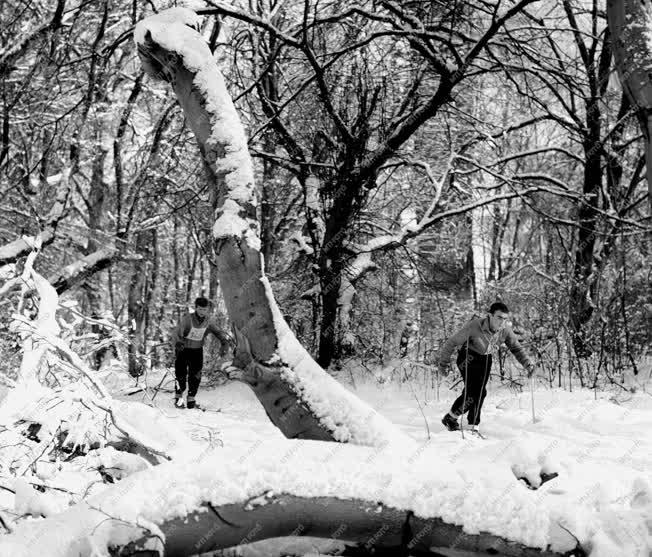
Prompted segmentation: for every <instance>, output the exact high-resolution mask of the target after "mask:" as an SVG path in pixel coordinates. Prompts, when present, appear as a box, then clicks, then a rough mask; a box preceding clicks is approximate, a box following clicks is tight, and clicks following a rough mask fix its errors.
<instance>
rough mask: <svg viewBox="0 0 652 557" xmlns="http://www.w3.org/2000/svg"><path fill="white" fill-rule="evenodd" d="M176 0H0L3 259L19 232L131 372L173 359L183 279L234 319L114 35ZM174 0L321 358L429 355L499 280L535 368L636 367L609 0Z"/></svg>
mask: <svg viewBox="0 0 652 557" xmlns="http://www.w3.org/2000/svg"><path fill="white" fill-rule="evenodd" d="M175 4H176V3H175V2H137V1H133V2H131V1H126V0H125V1H122V0H111V1H109V0H100V1H93V2H69V1H66V0H58V1H56V2H55V1H18V2H11V3H8V2H4V3H2V6H1V7H0V19H1V20H2V22H3V24H2V26H1V27H0V44H1V45H2V47H1V48H0V79H1V81H2V83H1V85H0V91H1V94H2V116H1V120H2V129H1V130H0V193H1V196H2V197H1V198H2V202H1V204H0V242H1V244H2V245H1V247H0V271H1V272H2V274H3V278H9V277H10V276H14V275H16V274H20V270H21V266H22V265H23V262H24V256H25V255H26V254H27V253H28V252H30V251H31V250H32V249H33V244H32V242H31V241H30V240H29V238H30V237H34V236H35V235H36V234H38V233H40V238H41V241H42V246H41V248H40V254H39V255H38V257H37V259H36V260H35V264H34V265H35V268H36V269H37V270H38V271H39V272H40V273H41V274H42V275H44V276H45V277H47V278H48V279H49V281H50V282H51V283H52V284H53V285H54V286H55V288H56V290H57V291H58V293H59V294H60V296H61V300H62V306H63V307H64V309H63V311H61V312H60V313H59V315H60V317H61V318H62V319H64V321H66V322H67V323H68V324H69V330H68V331H66V333H65V334H66V335H67V336H68V341H69V342H71V346H72V347H73V349H75V350H76V351H78V352H79V353H81V354H82V355H83V356H85V357H87V358H88V359H89V361H91V362H92V363H93V364H94V365H95V366H96V367H101V366H102V365H106V364H107V363H108V362H109V361H110V358H109V357H108V356H112V355H113V356H116V358H115V359H114V362H115V361H117V362H119V364H120V366H121V367H122V368H127V369H128V371H129V372H130V373H131V374H132V375H134V376H138V375H140V374H142V373H144V372H145V371H146V370H147V369H149V368H151V367H153V366H160V365H169V364H170V363H171V360H170V358H171V347H170V346H169V331H170V329H171V328H172V327H173V326H174V324H175V323H176V321H177V319H178V318H179V316H180V315H181V314H182V313H183V312H184V311H186V309H187V308H188V307H189V306H191V305H192V301H193V300H194V298H195V297H196V296H198V295H206V296H208V297H209V298H211V299H212V300H214V301H215V303H216V312H215V313H216V317H217V319H218V321H220V323H221V324H222V325H223V326H224V327H225V328H226V329H227V330H228V329H229V324H228V322H227V318H226V311H225V309H224V306H223V303H222V302H221V293H220V287H219V284H218V280H217V269H216V262H215V256H214V255H215V254H214V245H213V240H212V229H213V224H214V221H215V208H216V203H217V199H216V195H215V192H214V191H212V190H211V188H210V187H209V182H208V180H207V179H206V177H205V174H204V172H203V165H204V162H203V160H202V158H201V155H200V153H199V152H198V150H197V147H196V142H195V140H194V137H193V136H192V132H191V130H190V129H189V128H188V126H187V125H186V122H185V120H184V116H183V112H182V110H181V109H180V108H179V106H178V104H177V102H176V101H175V100H174V99H173V98H171V96H170V94H169V91H168V89H167V88H166V86H165V85H164V84H161V83H157V82H155V81H153V80H152V79H150V78H149V77H146V76H145V74H144V72H143V70H142V67H141V65H140V63H139V62H138V59H137V52H136V46H135V44H134V42H133V41H132V40H131V31H132V28H133V25H134V24H135V23H136V22H137V21H139V20H140V19H142V18H143V17H144V16H145V15H148V14H151V13H153V12H154V11H159V10H161V9H163V8H165V7H168V6H171V5H175ZM499 4H500V3H499ZM186 5H187V3H186ZM192 7H193V8H196V9H198V10H199V11H200V12H202V13H204V15H206V17H205V18H204V28H203V29H202V33H203V34H204V36H205V37H206V38H207V39H208V41H209V44H210V45H211V49H212V50H213V52H214V55H215V57H216V59H217V61H218V64H219V66H220V68H221V69H222V71H223V73H224V75H225V77H226V79H227V86H228V88H229V91H230V92H231V95H232V96H233V98H234V101H235V103H236V107H237V108H238V110H239V113H240V116H241V118H242V120H243V122H244V124H245V127H246V130H247V134H248V139H249V147H250V152H251V154H252V156H253V157H254V163H255V170H256V173H257V176H256V178H257V188H258V194H259V199H260V205H259V214H258V218H259V222H260V230H261V252H262V253H263V255H264V263H265V270H266V273H267V275H268V277H269V280H270V282H271V284H272V286H273V289H274V292H275V295H276V299H277V302H278V304H279V306H280V308H281V309H282V311H283V313H284V315H285V317H286V319H287V321H288V323H289V324H290V326H291V328H292V329H293V330H294V332H295V333H296V335H297V336H298V338H299V339H300V341H301V342H302V344H303V345H304V346H305V347H306V348H307V349H308V351H309V352H310V353H311V354H313V355H314V356H315V357H316V359H317V360H318V362H319V363H320V364H321V365H322V366H324V367H327V368H329V369H330V370H331V372H332V373H334V374H337V371H338V370H340V369H343V370H347V369H349V367H350V366H351V365H352V364H353V363H355V365H356V366H358V365H362V366H363V367H365V366H366V367H368V368H369V369H373V368H376V367H377V366H378V365H381V366H385V365H387V364H388V362H392V361H394V359H395V358H397V357H400V356H404V357H405V358H407V360H406V361H409V362H410V364H411V366H412V367H411V368H410V369H424V368H425V369H434V366H433V367H432V368H430V366H431V364H432V363H433V357H434V354H435V353H436V350H437V349H438V347H439V345H440V343H441V342H442V341H443V339H444V338H445V337H446V336H447V335H449V334H451V333H452V332H453V331H454V329H455V328H456V327H457V326H459V325H460V324H461V323H462V322H463V321H464V320H466V319H468V318H469V317H470V316H471V315H473V314H474V313H483V312H484V311H485V310H486V308H487V307H488V305H489V304H490V303H491V302H492V301H494V300H496V299H500V300H503V301H504V302H506V303H507V304H508V305H509V306H510V307H511V308H512V309H513V310H514V325H515V328H516V330H517V331H518V332H519V334H521V335H522V338H523V341H524V342H525V343H526V345H527V347H528V349H529V350H530V351H531V352H533V353H534V354H535V355H536V357H537V361H538V363H539V366H538V373H539V374H540V376H541V377H543V378H545V379H547V380H548V381H550V383H551V384H559V385H562V384H565V382H566V381H567V380H569V379H570V377H571V376H572V377H573V378H575V379H577V380H578V381H579V382H580V383H582V384H583V385H585V386H596V385H598V384H600V383H602V382H604V381H606V382H609V383H616V384H619V383H620V382H621V381H622V380H623V378H624V376H625V375H626V374H627V373H630V372H631V373H634V374H638V373H639V370H640V369H642V368H645V366H646V362H649V355H650V346H651V345H652V342H651V340H652V327H651V326H650V324H651V320H652V305H651V304H652V290H651V289H650V285H651V282H652V274H651V273H652V266H651V265H650V262H651V255H650V219H649V204H648V202H647V197H648V195H647V191H648V189H647V186H646V183H645V182H646V180H645V155H644V144H643V139H642V138H643V136H642V134H641V131H640V126H639V123H638V121H637V118H636V110H634V109H633V108H632V107H631V106H630V104H629V102H628V100H627V98H626V97H625V96H624V94H623V93H622V88H621V86H620V84H619V82H618V78H617V75H616V72H615V70H614V63H613V48H612V46H613V45H612V42H611V38H610V33H609V31H608V28H607V26H606V14H605V9H606V8H605V5H604V2H598V1H581V2H580V1H570V0H555V1H550V2H545V3H541V2H534V1H521V2H512V3H506V5H505V9H504V10H502V9H501V11H500V13H501V16H500V17H498V16H497V14H498V11H497V10H496V9H495V8H496V6H495V5H494V3H491V2H484V1H480V0H463V1H462V0H460V1H455V2H431V1H428V2H420V1H415V2H401V3H398V2H392V1H376V0H374V1H369V2H361V3H358V4H357V5H356V7H350V6H348V5H347V4H345V3H341V2H337V1H328V2H296V1H294V0H287V1H269V0H265V1H263V0H260V1H254V0H251V1H250V2H242V3H240V4H235V3H234V4H225V3H220V2H212V1H209V0H207V1H206V2H194V3H192ZM487 30H489V31H492V32H487ZM478 38H482V40H481V41H480V42H478ZM462 60H465V61H466V63H465V64H460V62H461V61H462ZM6 294H7V293H6V292H3V297H2V298H0V308H1V309H0V311H1V312H2V315H3V316H6V317H7V318H6V319H5V318H3V319H2V320H1V321H0V353H1V354H2V359H1V362H2V363H1V364H0V378H3V380H4V382H6V383H7V384H10V383H11V381H12V379H14V378H15V376H16V373H17V371H18V369H19V367H20V357H21V356H20V352H19V350H18V347H19V345H20V339H19V338H18V337H17V335H16V334H15V333H14V332H12V331H10V330H9V316H10V315H11V314H12V313H13V312H15V311H16V310H17V309H24V308H22V304H24V303H25V302H24V298H21V301H20V302H17V301H16V300H17V298H15V297H10V296H7V295H6ZM17 303H20V304H21V308H18V307H17V306H16V304H17ZM27 304H28V305H29V300H28V301H27ZM208 360H209V362H208V367H209V368H211V358H210V357H209V358H208ZM347 366H348V367H347ZM408 367H409V366H408ZM505 369H506V370H507V374H510V373H511V370H510V369H509V366H508V367H507V368H504V367H503V362H501V370H505Z"/></svg>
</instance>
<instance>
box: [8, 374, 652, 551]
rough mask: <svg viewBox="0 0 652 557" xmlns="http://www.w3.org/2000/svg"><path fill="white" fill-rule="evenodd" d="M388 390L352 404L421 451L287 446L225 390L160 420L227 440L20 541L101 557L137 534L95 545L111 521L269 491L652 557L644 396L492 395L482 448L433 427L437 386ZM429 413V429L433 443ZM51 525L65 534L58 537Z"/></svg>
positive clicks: (370, 390) (144, 519) (237, 389)
mask: <svg viewBox="0 0 652 557" xmlns="http://www.w3.org/2000/svg"><path fill="white" fill-rule="evenodd" d="M153 380H154V381H157V380H158V379H154V378H153ZM386 385H387V386H386V387H383V388H379V387H377V386H375V385H373V384H369V383H364V382H358V389H357V391H356V392H355V395H356V396H361V397H362V398H363V399H366V400H367V401H368V402H369V403H371V404H372V406H374V407H376V408H379V409H381V411H382V412H383V414H384V415H385V416H387V417H391V418H392V419H393V421H394V423H396V424H398V425H399V426H400V427H401V429H402V430H403V432H404V434H405V435H406V436H408V437H410V438H411V439H412V440H413V442H414V445H413V446H412V448H411V449H410V450H407V451H396V450H394V449H393V448H392V447H391V446H390V445H380V446H376V447H364V446H359V445H353V444H350V443H349V444H335V443H321V442H315V441H288V440H286V439H284V438H282V436H281V435H280V433H279V432H278V431H277V430H276V429H275V428H273V426H271V424H270V422H269V420H268V419H267V418H266V416H265V414H264V411H262V408H261V407H260V405H259V404H258V402H257V401H256V399H255V397H254V395H253V394H252V393H251V391H250V390H249V389H248V388H247V387H246V386H244V385H242V384H227V385H225V386H224V387H222V388H220V389H217V390H212V391H211V390H200V392H199V396H198V400H199V402H200V403H201V404H204V405H205V406H207V407H208V408H212V409H213V410H214V411H209V412H205V413H202V412H193V411H187V410H186V411H184V410H176V409H174V408H173V407H172V402H171V400H166V402H165V404H167V409H166V410H164V412H165V413H166V414H167V419H168V420H173V421H175V420H176V421H177V423H178V424H179V425H183V426H184V427H185V428H186V430H187V433H188V432H191V431H194V432H195V433H196V437H199V438H201V437H202V436H203V437H204V438H207V431H219V432H220V438H221V440H222V442H221V443H217V444H215V443H213V444H212V445H211V444H205V445H204V450H203V451H202V452H201V453H195V454H193V455H191V456H189V457H188V458H182V457H181V456H179V458H180V461H178V462H175V461H173V462H170V463H166V464H163V465H159V466H157V467H155V468H151V469H147V470H144V471H142V472H137V473H136V474H135V475H130V476H128V477H127V478H125V479H123V480H121V481H120V482H119V483H117V484H115V485H114V486H105V487H104V488H103V489H102V490H101V491H99V492H97V493H95V495H93V496H92V497H90V498H89V499H88V503H85V504H82V505H80V506H77V507H73V508H71V509H69V510H68V511H66V512H65V513H63V514H59V515H57V516H55V517H52V518H50V519H49V521H48V522H45V521H33V522H23V523H21V524H19V525H18V526H17V527H16V534H15V536H18V535H21V536H28V538H24V539H35V538H34V536H36V535H38V536H43V539H47V540H48V544H50V545H48V547H49V548H51V551H50V553H48V555H52V556H53V557H54V556H57V557H58V556H64V555H72V554H76V553H73V550H75V551H76V550H81V549H80V548H81V547H82V545H83V544H82V542H81V541H79V540H85V541H84V543H86V544H90V543H91V541H92V543H94V544H95V545H96V546H97V547H100V546H101V543H102V542H105V541H106V540H107V539H111V540H117V539H119V537H123V538H126V539H129V537H130V536H134V535H139V534H140V533H141V532H142V530H141V529H138V528H136V529H131V530H129V529H126V530H125V529H124V528H126V525H123V527H122V528H121V529H118V530H116V529H115V528H116V527H117V525H116V524H115V523H111V524H103V526H102V527H101V528H99V530H98V531H97V532H96V533H95V534H94V536H93V538H88V537H87V536H88V534H90V533H91V532H92V531H93V530H94V529H95V528H97V524H98V523H99V522H100V521H102V522H103V523H104V521H106V518H107V514H108V515H110V516H113V517H116V518H119V519H121V520H125V521H127V522H131V523H134V524H136V523H137V524H140V525H141V526H142V527H145V526H147V525H149V526H150V529H151V528H154V526H153V525H152V524H153V523H160V521H161V520H165V519H170V518H173V517H176V516H183V515H185V514H186V513H187V512H188V511H191V510H193V509H197V508H199V506H200V505H201V503H202V502H205V501H211V502H212V503H213V504H215V505H220V504H224V503H227V502H236V501H238V502H245V501H248V500H250V499H251V498H259V499H256V500H255V501H256V502H259V503H264V502H265V500H266V499H265V497H261V496H263V495H264V494H265V493H267V492H269V491H272V492H273V493H292V494H295V495H299V496H306V497H312V496H339V497H344V498H363V499H370V500H373V501H382V502H383V503H384V504H385V505H389V506H395V507H399V508H409V509H412V510H413V511H414V512H415V513H416V514H417V515H419V516H424V517H427V516H440V517H441V518H443V519H444V520H446V521H447V522H452V523H456V524H461V525H464V528H465V530H466V531H468V532H471V533H473V532H479V531H488V532H491V533H493V534H496V535H502V536H506V537H509V538H511V539H514V540H517V541H520V542H522V543H525V544H528V545H531V546H537V547H544V546H545V545H547V544H550V545H551V546H552V548H553V549H556V550H558V551H567V550H569V549H571V548H572V547H574V545H575V540H574V539H573V538H572V536H571V535H570V534H569V533H568V532H567V531H566V530H568V531H570V532H572V534H573V535H574V536H577V537H578V538H579V540H580V541H581V542H582V543H583V545H584V547H587V548H590V550H591V552H590V555H591V557H596V556H597V557H613V556H615V555H618V556H623V557H646V556H648V555H649V552H650V550H651V549H652V538H651V537H650V531H649V524H650V521H651V520H652V488H651V485H652V477H651V473H650V470H652V438H651V437H650V435H649V431H650V428H651V427H652V397H650V395H649V394H647V393H645V392H640V393H638V394H635V395H629V399H627V398H626V397H624V396H622V397H620V399H619V403H616V402H614V401H612V400H610V398H609V396H610V395H608V394H607V393H604V394H600V395H599V396H598V398H597V400H596V399H595V395H594V393H593V392H587V391H581V390H580V391H577V392H573V393H569V392H565V391H561V390H557V389H554V390H553V389H548V388H539V389H537V391H536V392H535V395H536V405H537V416H538V417H539V420H538V421H537V423H534V424H533V423H532V418H531V410H530V399H529V393H523V394H521V395H514V394H513V393H512V392H511V391H510V390H508V389H507V388H505V387H501V386H499V385H491V388H490V393H489V396H488V399H487V402H486V404H485V410H484V411H483V416H484V418H483V423H482V426H481V429H482V431H483V432H484V433H485V435H486V436H487V439H486V440H481V439H477V438H475V437H470V436H468V435H467V438H466V439H462V438H461V436H460V434H459V433H450V432H447V431H444V430H443V426H441V424H440V423H439V419H440V417H441V415H443V413H444V412H445V411H446V410H447V409H448V406H449V404H450V402H451V401H452V399H453V397H454V396H455V393H453V392H449V391H448V390H446V389H442V391H441V393H440V400H439V401H438V400H436V396H435V392H434V391H432V390H424V389H422V388H419V389H417V391H416V392H417V393H418V396H419V398H420V404H421V410H420V409H419V406H418V405H417V404H416V402H415V400H414V391H413V389H409V388H406V387H401V386H400V385H398V384H396V383H391V382H390V383H388V384H386ZM161 396H163V395H161ZM167 396H168V398H170V395H167ZM345 398H346V397H345ZM161 404H163V401H161ZM421 411H423V412H424V415H425V418H426V419H427V420H428V422H429V425H430V430H431V438H430V439H429V440H428V439H427V436H426V431H425V427H424V425H423V419H424V416H423V415H422V414H421ZM188 434H189V435H190V433H188ZM193 437H195V435H193ZM91 453H93V451H91ZM97 455H98V456H97V457H96V456H94V454H89V457H87V461H86V462H91V460H90V459H91V458H94V459H95V460H96V461H97V460H102V459H105V460H104V462H105V463H106V464H107V465H110V464H111V458H112V457H111V452H110V451H106V450H105V452H99V453H97ZM542 471H545V472H557V473H558V474H559V477H557V478H555V479H553V480H551V481H549V482H546V483H544V484H542V485H540V487H539V489H538V490H531V489H528V488H527V487H526V486H525V484H524V483H523V482H521V481H519V480H517V478H516V475H520V473H521V472H523V473H524V474H525V475H527V476H528V477H529V478H531V479H532V480H533V482H534V483H535V484H536V482H537V481H540V476H539V473H540V472H542ZM515 472H517V473H518V474H515ZM55 478H57V475H56V474H51V477H50V478H49V480H48V481H50V482H52V483H54V480H55ZM91 507H92V508H91ZM93 508H94V509H100V510H98V511H95V510H93ZM53 520H54V521H55V522H50V521H53ZM109 522H110V521H109ZM53 527H54V528H55V529H56V531H57V532H58V535H57V536H52V532H53V530H52V528H53ZM66 532H68V533H69V536H68V540H69V541H68V542H64V540H65V539H66V535H65V533H66ZM72 532H74V535H76V536H78V537H77V538H75V537H74V536H73V534H72ZM48 533H49V534H48ZM80 534H83V535H82V536H81V537H79V535H80ZM15 536H4V537H3V536H0V554H8V555H9V554H11V555H15V556H16V557H19V556H21V555H31V554H33V551H34V547H32V548H29V547H27V548H23V547H21V546H20V545H17V546H16V545H13V546H12V545H10V544H11V542H12V540H15V539H16V537H15ZM98 536H99V537H98ZM36 539H39V538H36ZM71 539H72V540H74V539H76V540H77V541H74V542H73V541H70V540H71ZM30 549H31V550H32V553H30ZM82 554H84V553H82ZM85 554H88V553H85Z"/></svg>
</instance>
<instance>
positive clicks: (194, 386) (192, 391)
mask: <svg viewBox="0 0 652 557" xmlns="http://www.w3.org/2000/svg"><path fill="white" fill-rule="evenodd" d="M203 365H204V351H203V350H202V349H201V348H199V349H198V350H193V351H192V355H191V358H190V359H189V366H188V367H189V369H188V408H194V406H195V396H196V395H197V390H198V389H199V383H200V382H201V370H202V367H203Z"/></svg>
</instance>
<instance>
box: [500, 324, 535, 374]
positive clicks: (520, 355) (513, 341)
mask: <svg viewBox="0 0 652 557" xmlns="http://www.w3.org/2000/svg"><path fill="white" fill-rule="evenodd" d="M505 333H506V334H505V344H506V345H507V348H509V351H510V352H511V353H512V354H514V356H515V357H516V359H517V360H518V363H519V364H521V365H522V366H523V367H524V368H525V369H527V370H528V371H529V370H530V369H531V368H532V367H533V364H532V360H530V358H529V357H528V355H527V354H526V352H525V350H524V349H523V347H522V346H521V343H520V342H519V341H518V339H517V338H516V335H515V334H514V331H512V329H511V328H508V329H507V330H506V331H505Z"/></svg>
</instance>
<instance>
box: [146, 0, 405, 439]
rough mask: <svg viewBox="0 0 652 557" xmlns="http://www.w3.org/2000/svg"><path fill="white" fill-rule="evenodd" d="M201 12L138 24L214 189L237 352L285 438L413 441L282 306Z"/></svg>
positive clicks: (245, 155)
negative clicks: (331, 367) (304, 338)
mask: <svg viewBox="0 0 652 557" xmlns="http://www.w3.org/2000/svg"><path fill="white" fill-rule="evenodd" d="M197 29H199V23H198V16H197V15H196V14H195V13H194V12H192V11H190V10H188V9H183V8H172V9H170V10H167V11H165V12H162V13H160V14H158V15H155V16H152V17H150V18H147V19H145V20H143V21H141V22H140V23H139V24H138V26H137V28H136V32H135V38H136V42H137V44H138V53H139V56H140V58H141V60H142V63H143V66H144V67H145V70H146V71H147V73H148V74H149V75H151V76H153V77H156V78H159V79H164V80H166V81H167V82H169V83H170V84H171V86H172V88H173V89H174V92H175V94H176V96H177V99H178V101H179V104H180V105H181V107H182V108H183V110H184V113H185V116H186V121H187V122H188V124H189V126H190V128H191V129H192V130H193V132H194V134H195V137H196V139H197V142H198V144H199V150H200V151H201V154H202V157H203V160H204V163H205V164H204V167H205V169H206V171H207V173H208V177H209V180H210V181H211V182H212V183H213V187H214V188H215V197H216V199H217V203H216V207H217V209H216V215H215V216H216V221H215V225H214V228H213V235H214V238H215V246H216V249H215V252H216V255H217V268H218V276H219V281H220V285H221V287H222V291H223V294H224V300H225V304H226V307H227V310H228V313H229V317H230V319H231V322H232V324H233V327H234V330H235V333H236V337H237V338H238V339H239V340H240V339H246V340H247V346H246V349H242V348H241V349H239V354H240V355H243V356H245V357H244V359H242V358H241V359H240V360H238V362H237V363H238V365H240V366H241V367H242V368H243V369H244V373H243V376H242V379H243V380H245V381H246V382H247V383H249V384H250V385H251V386H252V387H253V389H254V392H255V393H256V396H257V397H258V399H259V400H260V402H261V404H262V405H263V406H264V408H265V410H266V412H267V415H268V416H269V418H270V420H271V421H272V422H273V423H274V424H275V425H276V426H277V427H278V428H279V429H280V430H281V431H282V432H283V433H284V434H285V435H286V436H287V437H293V438H303V439H319V440H334V441H343V442H353V443H358V444H366V445H384V444H387V443H396V442H400V443H404V444H410V441H409V440H408V439H407V437H406V436H405V435H404V434H403V433H402V432H401V431H400V430H399V429H398V428H396V427H395V426H394V425H393V424H391V423H390V422H388V421H387V420H386V419H384V418H383V417H382V416H380V415H379V414H378V413H377V412H376V411H375V410H374V409H373V408H371V407H370V406H368V405H367V404H365V403H363V402H362V401H360V400H359V399H358V398H357V397H355V396H353V395H352V394H351V393H350V392H349V391H347V390H346V389H345V388H344V387H343V386H342V385H340V384H339V383H337V381H335V380H334V379H333V378H332V377H330V376H329V375H328V374H327V373H326V372H325V371H324V370H323V369H322V368H321V367H320V366H319V365H318V364H317V363H316V362H315V361H314V360H313V359H312V357H311V356H310V355H309V354H308V352H307V351H306V350H305V349H304V348H303V347H302V346H301V344H300V343H299V342H298V340H297V339H296V337H295V336H294V334H293V333H292V331H291V330H290V329H289V327H288V326H287V323H286V322H285V320H284V319H283V317H282V315H281V312H280V311H279V309H278V307H277V305H276V302H275V300H274V296H273V294H272V291H271V287H270V285H269V282H268V281H267V277H265V274H264V270H263V261H262V255H261V252H260V238H259V225H258V220H257V217H256V204H257V200H256V194H255V190H254V173H253V165H252V162H251V157H250V155H249V152H248V146H247V140H246V137H245V133H244V129H243V127H242V124H241V122H240V119H239V117H238V115H237V113H236V110H235V107H234V106H233V102H232V100H231V97H230V95H229V93H228V91H227V90H226V86H225V84H224V79H223V77H222V74H221V73H220V71H219V70H218V68H217V66H216V64H215V61H214V59H213V56H212V54H211V52H210V50H209V48H208V45H207V44H206V41H205V40H204V39H203V37H202V36H201V35H200V33H199V32H198V31H197Z"/></svg>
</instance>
